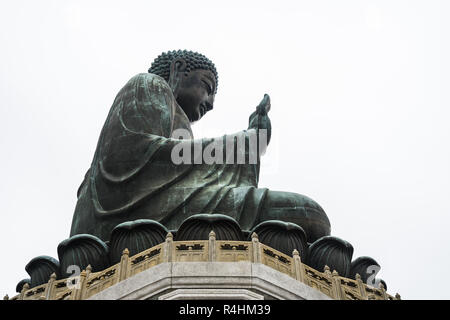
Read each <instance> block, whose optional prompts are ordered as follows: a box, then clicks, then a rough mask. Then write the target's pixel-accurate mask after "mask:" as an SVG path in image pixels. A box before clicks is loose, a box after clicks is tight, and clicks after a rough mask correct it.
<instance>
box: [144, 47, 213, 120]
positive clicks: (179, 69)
mask: <svg viewBox="0 0 450 320" xmlns="http://www.w3.org/2000/svg"><path fill="white" fill-rule="evenodd" d="M148 72H149V73H153V74H156V75H158V76H160V77H162V78H164V79H165V80H166V81H167V82H168V83H169V86H170V87H171V89H172V91H173V94H174V97H175V99H176V100H177V103H178V104H179V105H180V107H181V108H182V109H183V111H184V112H185V113H186V115H187V117H188V118H189V121H190V122H194V121H197V120H200V118H202V117H203V116H204V115H205V114H206V113H207V112H208V111H210V110H212V109H213V105H214V97H215V94H216V92H217V84H218V75H217V71H216V67H215V66H214V63H212V61H211V60H209V59H208V58H207V57H205V56H204V55H202V54H200V53H197V52H193V51H187V50H177V51H175V50H174V51H168V52H165V53H162V54H160V55H159V56H158V57H157V58H156V59H155V60H154V61H153V63H152V65H151V67H150V68H149V69H148Z"/></svg>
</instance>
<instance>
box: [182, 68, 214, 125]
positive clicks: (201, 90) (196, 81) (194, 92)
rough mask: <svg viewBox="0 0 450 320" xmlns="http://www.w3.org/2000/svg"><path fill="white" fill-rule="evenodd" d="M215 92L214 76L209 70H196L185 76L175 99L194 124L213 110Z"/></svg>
mask: <svg viewBox="0 0 450 320" xmlns="http://www.w3.org/2000/svg"><path fill="white" fill-rule="evenodd" d="M215 92H216V81H215V77H214V74H213V73H212V72H211V71H209V70H194V71H191V72H189V73H187V74H183V76H182V77H181V81H180V84H179V86H178V88H177V92H176V95H175V97H176V100H177V102H178V104H179V105H180V107H181V108H182V109H183V110H184V112H185V113H186V115H187V117H188V118H189V121H190V122H194V121H198V120H200V118H201V117H203V116H204V115H205V113H207V112H208V111H210V110H212V108H213V104H214V96H215Z"/></svg>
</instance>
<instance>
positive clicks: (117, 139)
mask: <svg viewBox="0 0 450 320" xmlns="http://www.w3.org/2000/svg"><path fill="white" fill-rule="evenodd" d="M177 129H184V130H187V131H186V132H188V133H189V135H190V139H189V140H180V139H176V138H174V137H172V134H173V132H174V130H177ZM250 132H251V130H244V131H242V132H238V133H236V134H233V135H231V136H233V137H236V139H235V141H234V142H233V143H234V145H233V149H234V150H235V152H236V150H237V148H238V146H237V141H238V140H239V139H243V140H241V141H245V148H246V149H245V154H246V162H245V164H237V163H234V164H227V163H226V162H225V163H223V164H220V163H214V164H205V163H201V164H197V162H195V161H194V159H192V160H191V161H190V162H189V163H184V164H175V163H174V162H173V161H172V151H173V148H174V147H175V146H176V145H178V144H179V143H183V142H184V143H187V142H189V143H191V144H196V145H197V146H201V147H202V150H204V149H205V148H206V147H207V146H208V145H210V143H211V142H213V141H219V140H218V139H222V141H227V139H228V138H230V136H228V137H227V136H223V137H220V138H217V139H193V135H192V130H191V127H190V123H189V120H188V118H187V116H186V114H185V113H184V111H183V110H182V109H181V107H180V106H179V105H178V104H177V102H176V100H175V97H174V96H173V93H172V90H171V88H170V87H169V85H168V84H167V82H166V81H165V80H164V79H163V78H161V77H159V76H157V75H154V74H149V73H143V74H138V75H136V76H134V77H133V78H132V79H130V80H129V81H128V83H127V84H126V85H125V86H124V87H123V88H122V89H121V90H120V92H119V93H118V94H117V97H116V99H115V100H114V103H113V105H112V107H111V109H110V111H109V114H108V117H107V119H106V122H105V124H104V126H103V129H102V131H101V134H100V137H99V140H98V144H97V148H96V151H95V155H94V158H93V160H92V163H91V167H90V169H89V170H88V172H87V173H86V175H85V178H84V181H83V183H82V184H81V186H80V188H79V190H78V201H77V205H76V208H75V212H74V216H73V220H72V228H71V236H72V235H75V234H80V233H88V234H92V235H95V236H98V237H99V238H101V239H102V240H105V241H107V240H109V236H110V233H111V231H112V229H113V228H114V227H115V226H116V225H117V224H119V223H122V222H125V221H130V220H136V219H152V220H156V221H158V222H160V223H162V224H163V225H165V226H166V227H167V228H168V229H170V230H177V229H178V227H179V226H180V224H181V223H182V222H183V221H184V220H185V219H186V218H188V217H190V216H192V215H194V214H197V213H220V214H226V215H228V216H231V217H233V218H234V219H236V221H238V223H239V224H240V225H241V228H242V229H243V230H249V229H251V228H252V227H253V226H254V225H255V224H256V223H258V221H259V214H260V211H261V205H262V203H263V201H264V198H265V195H266V193H267V189H265V188H258V187H257V185H258V175H259V156H258V157H257V161H256V163H253V164H252V163H249V161H248V157H249V152H250V151H249V133H250ZM231 141H232V140H231ZM222 147H223V148H224V150H223V154H224V157H226V156H227V155H228V154H227V152H226V151H227V150H228V149H227V150H225V147H226V143H223V144H222ZM193 157H194V152H192V153H191V158H193Z"/></svg>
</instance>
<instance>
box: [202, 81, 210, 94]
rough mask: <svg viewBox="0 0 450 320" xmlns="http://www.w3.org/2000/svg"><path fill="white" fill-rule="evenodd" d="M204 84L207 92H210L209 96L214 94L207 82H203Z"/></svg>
mask: <svg viewBox="0 0 450 320" xmlns="http://www.w3.org/2000/svg"><path fill="white" fill-rule="evenodd" d="M202 83H203V84H204V86H205V88H206V91H207V92H208V95H210V94H211V93H212V88H211V85H210V84H209V83H208V82H206V81H205V80H202Z"/></svg>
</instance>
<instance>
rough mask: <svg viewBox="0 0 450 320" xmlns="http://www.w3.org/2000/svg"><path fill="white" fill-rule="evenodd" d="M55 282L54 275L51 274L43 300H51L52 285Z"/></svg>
mask: <svg viewBox="0 0 450 320" xmlns="http://www.w3.org/2000/svg"><path fill="white" fill-rule="evenodd" d="M55 281H56V273H54V272H53V273H52V274H51V276H50V279H48V282H47V287H46V288H45V292H44V296H45V300H53V298H54V297H53V291H54V290H53V283H54V282H55Z"/></svg>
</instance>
